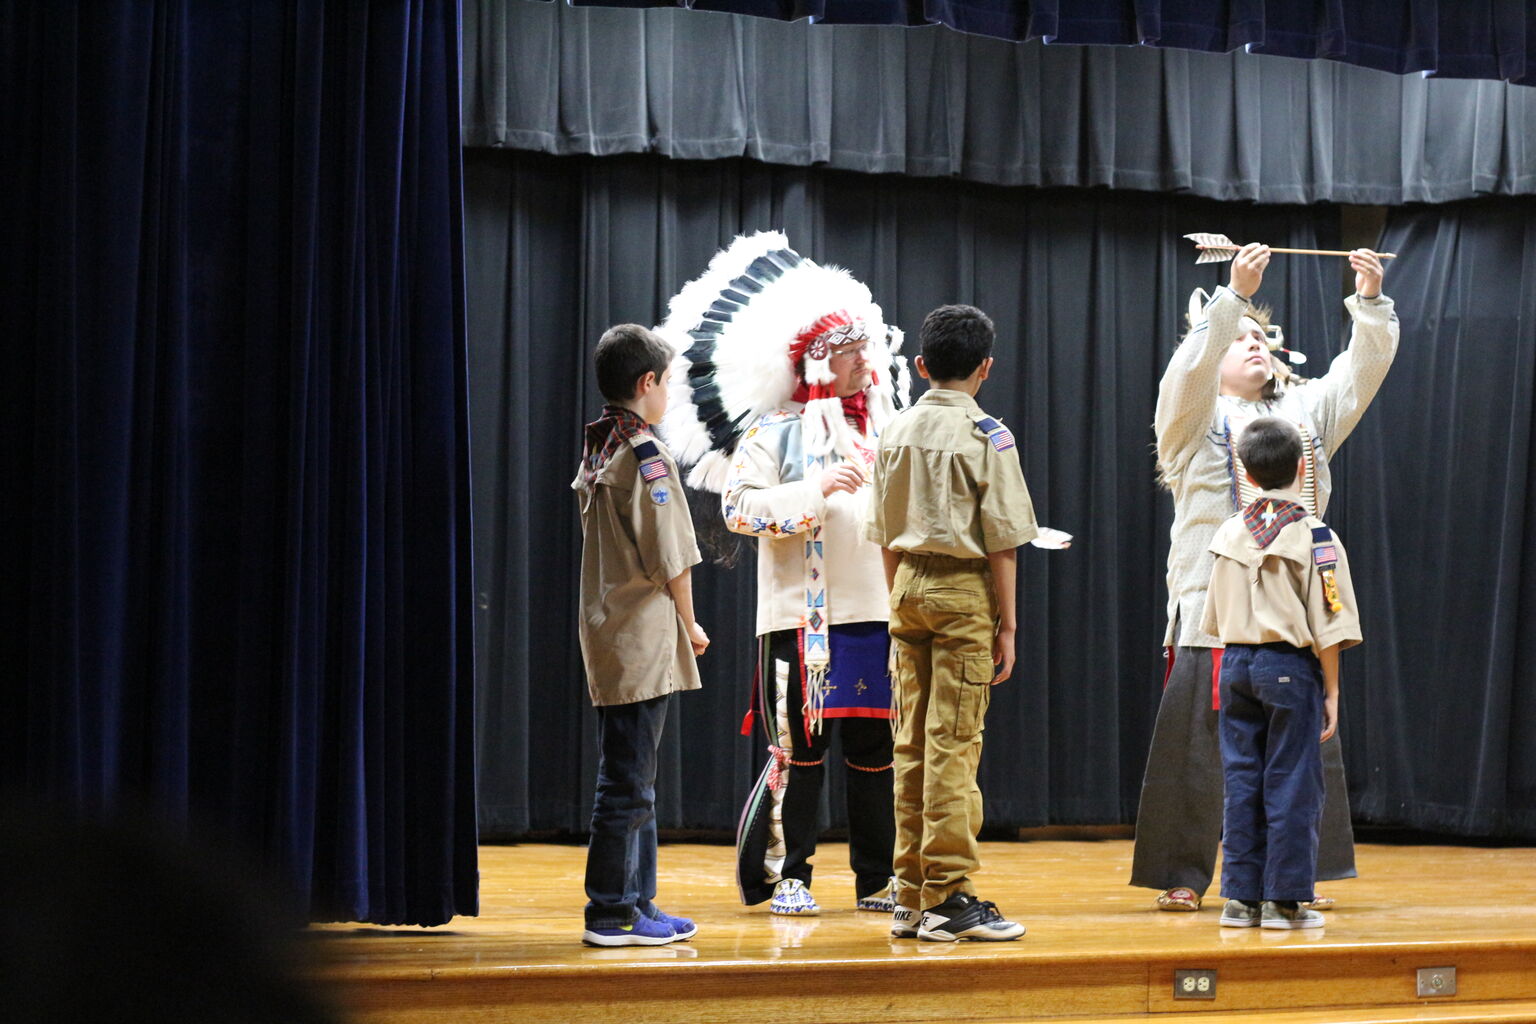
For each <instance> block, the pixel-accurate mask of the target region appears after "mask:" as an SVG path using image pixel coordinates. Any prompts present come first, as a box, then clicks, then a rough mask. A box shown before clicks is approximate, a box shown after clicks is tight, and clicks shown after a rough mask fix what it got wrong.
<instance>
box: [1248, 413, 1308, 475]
mask: <svg viewBox="0 0 1536 1024" xmlns="http://www.w3.org/2000/svg"><path fill="white" fill-rule="evenodd" d="M1237 457H1238V458H1240V459H1242V460H1243V468H1244V469H1246V470H1247V471H1248V475H1250V476H1252V477H1253V481H1254V483H1256V484H1258V485H1259V486H1260V487H1262V488H1264V489H1265V490H1266V491H1278V490H1283V489H1284V488H1287V487H1289V486H1291V484H1293V483H1295V482H1296V463H1298V462H1300V461H1301V432H1300V431H1298V430H1297V429H1296V426H1295V424H1293V423H1290V422H1289V421H1287V420H1283V419H1281V418H1280V417H1278V416H1260V417H1259V418H1258V419H1256V420H1254V421H1253V422H1252V423H1250V424H1248V426H1247V427H1246V428H1245V429H1244V430H1243V433H1242V436H1241V437H1239V438H1238V441H1237Z"/></svg>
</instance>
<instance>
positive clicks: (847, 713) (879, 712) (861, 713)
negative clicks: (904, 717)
mask: <svg viewBox="0 0 1536 1024" xmlns="http://www.w3.org/2000/svg"><path fill="white" fill-rule="evenodd" d="M821 717H822V718H890V717H891V709H890V708H824V709H822V712H821Z"/></svg>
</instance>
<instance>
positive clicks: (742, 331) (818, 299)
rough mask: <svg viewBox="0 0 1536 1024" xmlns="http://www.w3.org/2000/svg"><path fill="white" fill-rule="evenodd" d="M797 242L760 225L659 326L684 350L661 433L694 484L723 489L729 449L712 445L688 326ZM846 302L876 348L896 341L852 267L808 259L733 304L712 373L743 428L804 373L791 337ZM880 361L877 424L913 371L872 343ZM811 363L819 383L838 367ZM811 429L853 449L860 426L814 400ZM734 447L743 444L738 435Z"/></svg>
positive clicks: (824, 444)
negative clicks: (894, 374) (738, 305)
mask: <svg viewBox="0 0 1536 1024" xmlns="http://www.w3.org/2000/svg"><path fill="white" fill-rule="evenodd" d="M788 248H789V239H788V238H786V237H785V235H784V234H783V233H782V232H778V231H760V232H757V233H756V234H753V235H746V236H742V237H740V238H737V239H736V240H735V241H734V242H732V243H731V244H730V245H729V246H727V247H726V248H725V249H723V250H721V251H720V252H719V253H716V254H715V257H714V258H713V259H712V260H710V262H709V267H708V268H707V269H706V270H705V272H704V273H703V274H702V275H700V276H699V277H698V278H697V279H695V280H693V281H690V282H689V283H688V284H686V285H684V286H683V288H682V290H681V291H679V292H678V293H677V295H675V296H674V297H673V298H672V301H671V302H670V303H668V312H667V318H666V320H665V321H664V322H663V323H662V324H661V326H660V327H658V328H657V331H658V333H660V334H661V335H662V337H664V338H665V339H666V340H667V341H668V342H669V343H670V344H672V345H673V346H674V347H675V348H676V349H677V350H678V351H679V352H680V353H683V354H681V355H679V356H678V357H677V358H676V359H675V360H674V361H673V364H672V381H671V385H670V388H669V392H668V396H667V412H666V415H665V417H664V418H663V420H662V423H661V434H662V438H663V440H665V441H666V443H667V445H668V447H669V448H671V449H672V453H673V456H674V457H675V458H676V459H677V461H678V463H679V464H680V465H683V466H692V467H693V469H692V471H691V472H690V473H689V474H688V482H689V484H690V485H692V486H696V487H705V488H707V489H710V490H717V491H718V490H722V489H723V488H724V486H725V478H726V476H727V475H728V473H729V469H730V465H729V461H730V457H729V455H728V454H727V453H726V452H723V451H720V450H718V449H714V448H713V447H712V441H711V438H710V436H709V432H708V431H707V430H706V429H705V427H704V425H703V423H701V422H700V421H699V418H698V408H697V406H696V405H695V403H694V395H693V382H692V381H691V380H690V378H689V375H688V374H689V371H690V370H691V369H692V363H691V361H690V360H689V359H688V357H687V355H686V353H687V351H688V349H689V348H691V347H692V345H693V339H692V338H691V337H690V335H689V332H690V331H691V330H693V329H694V328H695V327H697V326H698V325H699V323H700V322H701V321H702V320H703V318H704V313H705V312H706V311H707V310H708V309H709V308H710V306H711V305H712V304H713V303H714V302H715V300H716V299H718V298H719V297H720V294H721V292H722V291H723V290H724V289H726V288H727V287H729V286H730V284H731V283H732V282H733V281H735V280H736V279H737V278H739V277H741V276H742V275H743V274H744V273H745V271H746V269H747V268H748V267H749V266H750V265H751V264H752V262H753V261H754V260H756V259H757V258H758V257H760V256H763V255H765V254H767V253H770V252H774V251H777V250H781V249H788ZM837 310H847V311H848V312H849V313H850V314H852V315H853V316H854V317H856V318H858V319H859V320H862V321H863V323H864V326H865V329H866V331H867V333H868V335H869V337H870V339H871V344H872V345H873V346H875V350H876V352H879V353H882V354H883V353H885V352H887V351H888V350H887V349H886V346H885V345H884V344H883V339H884V338H885V336H886V327H885V321H884V317H883V314H882V313H881V311H880V307H879V306H878V305H876V304H875V302H874V300H873V299H872V298H871V296H870V294H869V289H868V288H867V287H865V286H864V285H863V284H862V283H860V282H859V281H857V280H855V279H854V278H853V276H852V275H850V274H849V273H848V272H847V271H846V270H842V269H840V268H837V267H823V266H820V265H818V264H816V263H815V262H813V261H811V260H804V261H803V262H802V263H800V264H799V265H798V266H795V267H792V268H790V269H789V270H787V271H785V272H784V274H783V275H782V276H780V277H779V278H778V279H777V280H774V281H770V282H766V283H764V284H763V288H762V291H760V292H758V293H756V294H752V295H750V299H749V301H748V302H747V304H746V306H745V307H744V308H742V309H740V310H738V311H737V312H736V313H734V314H733V316H732V319H731V321H730V322H729V323H727V324H725V325H724V327H723V328H722V330H721V331H720V333H719V335H718V336H717V339H716V341H715V345H714V351H713V352H712V353H711V358H712V361H713V363H714V373H713V376H712V382H713V383H714V385H715V386H716V387H717V388H718V390H719V392H720V400H721V403H722V404H723V405H724V407H725V409H726V410H727V414H728V415H729V416H730V417H731V418H732V419H733V420H734V421H735V423H736V425H737V428H736V429H738V430H740V429H745V427H746V426H748V425H750V424H752V423H753V422H755V421H756V420H757V419H758V418H759V417H761V416H763V415H766V414H767V413H770V412H774V411H776V410H779V409H782V408H783V407H784V406H785V405H787V404H788V403H789V402H790V400H791V398H792V396H793V395H794V392H795V388H796V386H797V384H798V383H799V378H798V375H797V373H796V368H795V366H794V365H793V364H792V363H791V362H790V358H789V348H790V345H791V344H792V343H793V341H794V338H795V336H796V335H797V334H799V333H800V331H802V330H803V329H804V328H806V327H807V326H809V325H810V324H812V323H814V322H815V321H816V320H818V319H820V318H821V317H822V316H825V315H826V314H828V313H832V312H835V311H837ZM893 338H894V342H895V343H894V346H893V347H896V348H899V347H900V344H901V334H900V332H899V331H897V332H894V334H893ZM871 362H872V364H873V365H874V366H875V367H876V368H877V369H879V370H880V371H881V372H880V373H879V374H878V376H879V383H878V384H877V385H874V386H872V387H871V389H870V391H871V394H870V398H871V403H870V404H871V409H872V412H873V414H874V415H876V417H877V424H876V425H877V427H878V426H879V425H880V423H881V421H882V420H887V419H889V416H890V415H893V414H894V411H893V408H892V407H893V404H894V403H893V400H892V390H893V388H900V389H901V394H902V395H903V397H905V395H906V394H907V393H908V392H909V391H910V387H911V378H910V374H908V373H907V372H906V368H905V360H902V361H901V370H900V371H899V372H898V380H897V381H891V380H890V379H889V378H890V372H889V370H888V367H889V365H890V359H889V358H888V357H885V356H882V357H881V358H879V359H877V358H875V352H872V353H871ZM807 371H808V373H809V374H810V376H811V377H812V378H813V379H812V382H813V383H825V382H826V381H824V380H820V379H819V378H825V377H829V376H830V369H829V368H827V367H824V366H820V365H814V364H813V365H812V366H809V367H807ZM903 404H905V402H903ZM805 438H806V439H805V443H806V446H807V450H808V451H811V452H813V453H816V452H825V451H832V450H836V451H838V452H841V453H843V454H846V455H849V456H852V455H853V454H854V450H855V449H854V446H853V436H852V432H851V430H850V429H849V427H848V425H847V422H846V421H845V420H844V418H843V416H842V414H841V409H840V407H839V408H837V409H832V408H830V407H829V408H826V409H820V410H816V411H815V412H814V413H813V412H812V411H811V410H807V417H806V435H805ZM727 447H728V448H729V447H734V438H732V440H731V441H730V442H729V444H728V445H727Z"/></svg>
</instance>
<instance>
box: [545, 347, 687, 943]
mask: <svg viewBox="0 0 1536 1024" xmlns="http://www.w3.org/2000/svg"><path fill="white" fill-rule="evenodd" d="M671 360H672V350H671V347H670V346H668V345H667V343H666V342H665V341H663V340H662V339H661V338H659V337H657V336H656V335H655V334H653V333H652V332H651V331H648V330H646V329H645V328H644V327H640V326H637V325H635V324H620V325H619V326H617V327H612V328H610V329H609V330H608V331H607V333H605V334H604V335H603V337H602V340H600V341H599V342H598V345H597V359H596V362H597V383H598V388H599V389H600V390H601V391H602V393H603V397H604V398H606V399H607V400H608V404H607V405H605V406H604V407H603V415H602V417H601V418H599V419H598V420H596V421H595V422H593V423H589V424H587V428H586V438H585V443H584V447H583V451H582V457H581V468H580V469H579V470H578V472H577V474H576V479H575V480H574V481H572V483H571V487H572V489H573V490H575V491H576V494H577V501H578V504H579V505H580V508H581V532H582V546H581V622H580V635H581V656H582V661H583V663H584V664H585V666H586V671H587V688H588V692H589V693H590V694H591V697H592V703H593V704H594V705H596V707H597V722H598V749H599V760H598V767H597V795H596V799H595V800H594V802H593V806H592V831H591V840H590V843H589V845H588V847H587V877H586V888H587V898H588V903H587V908H586V930H585V931H583V932H582V941H584V942H586V943H588V944H589V945H595V946H656V945H663V944H665V943H668V942H673V941H676V940H684V939H690V938H692V937H693V936H694V934H695V933H696V932H697V930H698V929H697V928H696V927H695V926H694V924H693V922H692V921H690V920H688V919H687V918H683V917H673V916H671V915H669V914H666V913H663V912H662V911H661V909H660V908H658V907H657V906H656V904H655V903H654V902H652V901H653V900H654V899H655V896H656V811H655V806H656V752H657V748H658V746H659V744H660V742H661V730H662V726H663V725H664V724H665V723H666V720H667V705H668V703H669V702H670V700H671V698H672V694H673V693H676V692H677V691H679V690H696V689H698V688H699V671H698V667H697V666H696V665H695V664H694V657H695V656H696V655H699V654H702V653H704V648H706V647H708V646H709V637H707V636H706V635H705V634H704V630H703V629H702V628H701V627H700V626H699V624H698V622H696V621H695V620H694V617H693V584H692V578H691V572H692V566H693V565H695V564H696V563H697V562H698V561H699V549H698V545H697V544H696V543H695V542H694V536H693V523H692V520H691V518H690V517H689V514H688V501H687V499H686V498H685V497H684V496H683V488H682V484H681V482H680V480H679V478H678V473H677V466H676V464H675V463H674V462H673V461H672V456H671V454H670V453H669V452H668V451H667V449H666V448H664V447H663V446H662V444H661V442H660V441H658V440H656V438H655V436H654V435H653V434H652V433H651V432H650V427H651V426H652V425H654V424H655V423H657V422H659V421H660V420H661V417H662V414H663V413H665V412H666V408H667V378H668V377H669V375H670V373H671V371H670V369H669V364H670V362H671Z"/></svg>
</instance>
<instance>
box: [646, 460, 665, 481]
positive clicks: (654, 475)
mask: <svg viewBox="0 0 1536 1024" xmlns="http://www.w3.org/2000/svg"><path fill="white" fill-rule="evenodd" d="M666 475H667V463H666V461H665V460H664V459H647V460H646V461H644V462H642V463H640V476H641V478H642V479H644V480H647V481H650V480H660V479H661V478H662V477H664V476H666Z"/></svg>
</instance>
